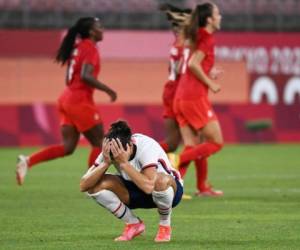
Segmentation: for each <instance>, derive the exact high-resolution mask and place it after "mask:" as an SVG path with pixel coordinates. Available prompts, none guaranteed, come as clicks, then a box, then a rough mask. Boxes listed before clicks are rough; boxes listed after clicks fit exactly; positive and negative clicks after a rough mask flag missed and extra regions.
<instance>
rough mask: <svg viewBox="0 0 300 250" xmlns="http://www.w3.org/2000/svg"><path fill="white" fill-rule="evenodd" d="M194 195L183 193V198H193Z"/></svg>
mask: <svg viewBox="0 0 300 250" xmlns="http://www.w3.org/2000/svg"><path fill="white" fill-rule="evenodd" d="M192 198H193V197H192V196H191V195H189V194H183V195H182V199H183V200H191V199H192Z"/></svg>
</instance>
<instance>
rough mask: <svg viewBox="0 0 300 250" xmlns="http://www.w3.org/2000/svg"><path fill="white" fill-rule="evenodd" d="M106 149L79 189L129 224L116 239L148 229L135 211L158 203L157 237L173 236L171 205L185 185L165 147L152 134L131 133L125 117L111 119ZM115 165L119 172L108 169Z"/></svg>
mask: <svg viewBox="0 0 300 250" xmlns="http://www.w3.org/2000/svg"><path fill="white" fill-rule="evenodd" d="M102 150H103V151H102V153H101V154H100V155H99V157H98V158H97V160H96V162H95V164H94V165H93V166H92V167H91V168H90V169H89V170H88V171H87V173H86V174H85V175H84V176H83V177H82V179H81V182H80V189H81V191H82V192H87V194H88V195H89V196H90V197H92V198H93V199H94V200H95V201H96V202H97V203H99V204H100V205H101V206H103V207H105V208H106V209H107V210H109V211H110V212H111V213H113V214H114V215H115V216H116V217H117V218H119V219H121V220H123V221H124V222H125V223H126V226H125V229H124V231H123V233H122V235H121V236H119V237H117V238H116V239H115V241H129V240H132V239H133V238H134V237H136V236H138V235H140V234H142V233H143V232H144V231H145V224H144V223H143V221H142V220H140V219H139V218H138V217H136V216H135V215H134V213H133V212H132V209H135V208H157V210H158V213H159V218H160V220H159V229H158V232H157V235H156V237H155V241H156V242H165V241H170V239H171V212H172V207H175V206H176V205H178V203H179V202H180V200H181V196H182V193H183V185H182V180H181V178H180V174H179V173H178V172H177V171H176V170H175V169H173V168H172V166H171V164H170V162H169V160H168V157H167V155H166V154H165V152H164V150H163V149H162V148H161V147H160V146H159V144H158V143H157V142H156V141H155V140H153V139H152V138H150V137H148V136H145V135H142V134H133V135H132V134H131V129H130V128H129V126H128V125H127V123H126V122H124V121H117V122H115V123H113V124H111V127H110V130H109V132H108V134H107V135H106V136H105V138H104V141H103V148H102ZM111 164H113V165H114V166H115V168H116V169H117V171H118V173H119V174H116V175H114V174H106V173H105V172H106V170H107V169H108V168H109V166H110V165H111Z"/></svg>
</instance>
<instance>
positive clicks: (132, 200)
mask: <svg viewBox="0 0 300 250" xmlns="http://www.w3.org/2000/svg"><path fill="white" fill-rule="evenodd" d="M119 178H120V179H121V181H122V182H123V184H124V185H125V187H126V189H127V190H128V193H129V204H127V206H128V207H129V208H130V209H135V208H156V207H157V206H156V204H155V203H154V202H153V199H152V194H146V193H145V192H144V191H142V190H141V189H140V188H138V187H137V185H135V184H134V182H132V181H127V180H125V179H124V178H123V177H122V176H119ZM175 181H176V185H177V190H176V193H175V195H174V199H173V203H172V207H176V206H177V205H178V203H179V202H180V200H181V197H182V194H183V186H182V185H181V183H180V182H179V181H178V180H177V179H175Z"/></svg>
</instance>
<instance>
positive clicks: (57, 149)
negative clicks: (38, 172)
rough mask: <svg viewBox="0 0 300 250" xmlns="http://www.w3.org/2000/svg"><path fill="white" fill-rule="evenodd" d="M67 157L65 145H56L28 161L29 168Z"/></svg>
mask: <svg viewBox="0 0 300 250" xmlns="http://www.w3.org/2000/svg"><path fill="white" fill-rule="evenodd" d="M63 156H65V148H64V146H63V145H55V146H51V147H48V148H45V149H43V150H41V151H39V152H37V153H35V154H32V155H31V156H30V157H29V160H28V166H29V168H31V167H32V166H34V165H36V164H38V163H40V162H43V161H49V160H53V159H56V158H58V157H63Z"/></svg>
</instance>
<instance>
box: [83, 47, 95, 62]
mask: <svg viewBox="0 0 300 250" xmlns="http://www.w3.org/2000/svg"><path fill="white" fill-rule="evenodd" d="M98 60H99V54H98V51H97V49H96V48H88V49H87V51H86V53H85V54H84V56H83V58H82V62H83V64H91V65H94V66H95V65H97V62H98Z"/></svg>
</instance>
